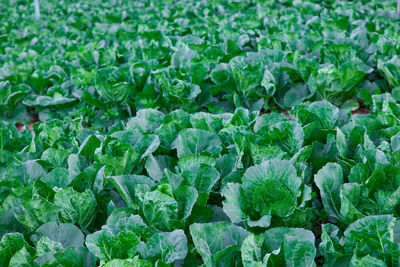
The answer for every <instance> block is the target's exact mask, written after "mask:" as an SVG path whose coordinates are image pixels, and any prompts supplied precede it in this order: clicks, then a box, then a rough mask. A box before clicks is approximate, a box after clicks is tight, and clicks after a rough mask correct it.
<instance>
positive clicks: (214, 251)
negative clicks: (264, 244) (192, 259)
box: [189, 222, 249, 266]
mask: <svg viewBox="0 0 400 267" xmlns="http://www.w3.org/2000/svg"><path fill="white" fill-rule="evenodd" d="M189 229H190V234H191V235H192V238H193V243H194V245H195V247H196V250H197V251H198V252H199V254H200V255H201V257H202V258H203V261H204V263H205V265H206V266H213V265H215V264H217V263H219V262H218V261H216V259H215V258H216V256H218V260H222V259H221V258H220V257H221V256H222V255H223V258H224V261H225V262H226V263H231V264H234V263H235V261H236V259H237V258H238V260H240V245H241V244H242V242H243V240H244V239H245V238H246V237H247V236H248V235H249V233H248V232H247V231H246V230H244V229H243V228H241V227H239V226H236V225H233V224H231V223H228V222H215V223H204V224H199V223H195V224H192V225H191V226H190V227H189Z"/></svg>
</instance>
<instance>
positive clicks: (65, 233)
mask: <svg viewBox="0 0 400 267" xmlns="http://www.w3.org/2000/svg"><path fill="white" fill-rule="evenodd" d="M42 237H46V238H49V239H51V240H52V241H54V242H57V243H59V244H61V245H62V247H64V248H68V247H75V248H78V247H81V246H83V242H84V236H83V234H82V232H81V230H79V228H78V227H76V226H75V225H73V224H71V223H60V224H57V223H55V222H49V223H46V224H43V225H42V226H41V227H39V228H38V229H37V230H36V232H35V234H34V235H32V237H31V239H32V241H33V242H35V243H37V242H39V240H40V239H41V238H42Z"/></svg>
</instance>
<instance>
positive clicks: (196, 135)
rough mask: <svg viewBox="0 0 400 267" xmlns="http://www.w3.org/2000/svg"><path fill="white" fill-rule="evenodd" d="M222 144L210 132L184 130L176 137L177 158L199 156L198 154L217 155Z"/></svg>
mask: <svg viewBox="0 0 400 267" xmlns="http://www.w3.org/2000/svg"><path fill="white" fill-rule="evenodd" d="M221 150H222V144H221V141H220V139H219V138H218V136H217V135H216V134H214V133H212V132H208V131H205V130H199V129H185V130H183V131H181V132H180V133H179V135H178V140H177V153H178V158H181V157H183V156H186V155H190V154H193V155H199V154H200V153H205V152H206V153H209V154H211V155H214V154H218V153H220V152H221Z"/></svg>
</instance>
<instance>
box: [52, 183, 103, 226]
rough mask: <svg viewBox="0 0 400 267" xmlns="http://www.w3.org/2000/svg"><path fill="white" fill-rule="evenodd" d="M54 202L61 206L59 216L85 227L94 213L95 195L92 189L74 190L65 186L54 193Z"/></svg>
mask: <svg viewBox="0 0 400 267" xmlns="http://www.w3.org/2000/svg"><path fill="white" fill-rule="evenodd" d="M54 204H56V205H58V206H59V207H60V208H61V216H62V218H63V220H64V221H65V222H72V223H75V222H76V223H78V224H79V225H82V226H83V227H87V226H88V225H89V224H90V223H91V222H92V220H93V218H94V216H95V213H96V206H97V203H96V197H95V195H94V194H93V192H92V191H89V190H86V191H85V192H82V193H79V192H76V191H75V190H74V189H73V188H71V187H67V188H65V189H62V190H60V191H58V192H57V193H56V194H55V195H54Z"/></svg>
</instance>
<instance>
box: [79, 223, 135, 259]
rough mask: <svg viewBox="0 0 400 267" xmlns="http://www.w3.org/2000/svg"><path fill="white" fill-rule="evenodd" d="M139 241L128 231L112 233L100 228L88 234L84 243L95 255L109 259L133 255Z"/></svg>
mask: <svg viewBox="0 0 400 267" xmlns="http://www.w3.org/2000/svg"><path fill="white" fill-rule="evenodd" d="M139 242H140V240H139V238H138V237H137V236H136V235H135V234H133V233H130V232H120V233H118V234H117V235H113V234H112V233H111V232H109V231H107V230H100V231H97V232H95V233H93V234H90V235H88V236H87V237H86V242H85V244H86V246H87V248H88V249H89V251H90V252H92V253H93V254H94V255H95V256H96V257H98V258H99V259H101V260H107V261H110V260H112V259H118V258H119V259H121V258H122V259H124V258H130V257H133V256H134V255H135V254H136V252H137V246H138V244H139Z"/></svg>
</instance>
